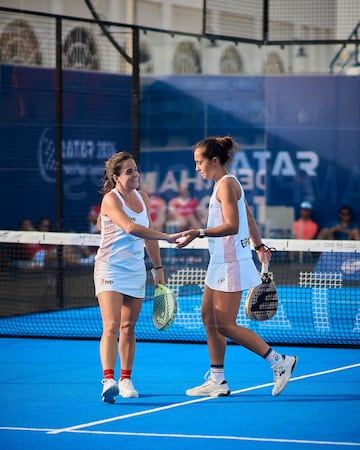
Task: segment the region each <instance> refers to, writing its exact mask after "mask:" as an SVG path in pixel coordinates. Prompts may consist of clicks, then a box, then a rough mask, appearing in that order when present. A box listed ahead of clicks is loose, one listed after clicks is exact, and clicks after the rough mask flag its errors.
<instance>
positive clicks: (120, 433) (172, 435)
mask: <svg viewBox="0 0 360 450" xmlns="http://www.w3.org/2000/svg"><path fill="white" fill-rule="evenodd" d="M1 430H6V431H37V432H46V433H47V434H49V433H48V432H49V431H51V429H49V428H25V427H0V431H1ZM67 433H74V434H93V435H94V434H97V435H103V436H134V437H153V438H177V439H208V440H212V439H213V440H219V441H221V440H224V441H248V442H276V443H278V444H313V445H337V446H339V447H341V446H342V447H360V442H347V441H315V440H309V439H279V438H255V437H248V436H217V435H211V434H179V433H176V434H175V433H164V434H161V433H135V432H132V433H131V432H127V431H92V430H69V431H67Z"/></svg>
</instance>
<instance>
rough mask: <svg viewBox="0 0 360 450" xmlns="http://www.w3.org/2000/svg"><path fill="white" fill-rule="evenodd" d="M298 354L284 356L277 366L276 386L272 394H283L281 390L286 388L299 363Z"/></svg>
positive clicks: (275, 371) (275, 373)
mask: <svg viewBox="0 0 360 450" xmlns="http://www.w3.org/2000/svg"><path fill="white" fill-rule="evenodd" d="M297 360H298V359H297V356H285V355H283V356H282V361H280V362H279V363H278V364H277V365H276V366H275V367H273V371H274V381H275V384H274V388H273V390H272V395H273V396H274V397H276V396H277V395H279V394H281V392H282V391H283V390H284V389H285V388H286V386H287V384H288V382H289V380H290V377H291V374H292V373H293V370H294V369H295V366H296V363H297Z"/></svg>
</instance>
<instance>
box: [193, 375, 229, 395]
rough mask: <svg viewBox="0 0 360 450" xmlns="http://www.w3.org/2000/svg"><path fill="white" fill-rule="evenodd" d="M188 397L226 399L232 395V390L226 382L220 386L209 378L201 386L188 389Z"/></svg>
mask: <svg viewBox="0 0 360 450" xmlns="http://www.w3.org/2000/svg"><path fill="white" fill-rule="evenodd" d="M186 395H188V396H189V397H226V396H228V395H230V389H229V386H228V384H227V382H226V381H225V380H224V381H223V382H222V383H221V384H218V383H215V381H213V380H212V379H211V378H209V379H207V380H206V381H205V383H203V384H202V385H201V386H196V387H194V388H192V389H188V390H187V391H186Z"/></svg>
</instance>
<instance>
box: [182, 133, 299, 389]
mask: <svg viewBox="0 0 360 450" xmlns="http://www.w3.org/2000/svg"><path fill="white" fill-rule="evenodd" d="M234 148H235V142H234V141H233V139H232V138H231V137H227V136H225V137H209V138H207V139H204V140H203V141H201V142H198V143H197V144H196V145H195V148H194V160H195V164H196V171H198V172H200V174H201V176H202V177H203V178H204V179H205V180H209V179H213V180H214V182H215V185H214V189H213V193H212V195H211V198H210V203H209V215H208V222H207V228H206V229H205V230H203V229H193V230H188V231H187V234H186V235H185V236H186V237H184V238H183V239H182V240H181V243H178V244H177V247H179V248H181V247H184V246H186V245H188V244H189V243H190V242H191V241H192V240H193V239H195V238H203V237H205V236H206V237H208V242H209V254H210V261H209V266H208V270H207V275H206V280H205V289H204V294H203V298H202V319H203V323H204V326H205V329H206V336H207V344H208V350H209V356H210V371H209V374H210V375H209V378H207V379H206V381H205V383H203V384H202V385H200V386H197V387H195V388H192V389H188V390H187V391H186V394H187V395H189V396H211V397H219V396H227V395H230V389H229V386H228V383H227V382H226V380H225V376H224V359H225V350H226V339H227V338H229V339H231V340H232V341H234V342H237V343H238V344H240V345H242V346H244V347H245V348H247V349H249V350H251V351H253V352H254V353H256V354H258V355H260V356H261V357H263V358H264V359H265V360H267V361H268V362H269V364H270V366H271V367H272V369H273V372H274V380H275V384H274V388H273V391H272V394H273V395H274V396H276V395H279V394H280V393H281V392H282V391H283V390H284V389H285V387H286V385H287V383H288V381H289V379H290V376H291V373H292V371H293V369H294V367H295V365H296V362H297V357H296V356H282V355H279V354H278V353H277V352H276V351H275V350H273V349H272V348H271V347H270V346H269V345H268V344H267V343H266V342H264V340H263V339H262V338H261V337H260V336H259V335H257V334H256V333H255V332H253V331H252V330H249V329H247V328H244V327H241V326H239V325H237V323H236V317H237V314H238V311H239V307H240V300H241V292H242V291H243V290H245V289H249V288H251V287H254V286H257V285H258V284H260V283H261V280H260V277H259V274H258V271H257V269H256V266H255V264H254V261H253V259H252V254H251V248H250V242H251V243H252V244H253V246H254V248H255V250H256V252H257V256H258V258H259V260H260V262H266V261H265V260H266V259H269V258H270V256H271V255H270V254H269V252H268V251H267V247H266V246H265V245H264V244H263V243H262V242H261V235H260V232H259V228H258V227H257V225H256V222H255V220H254V218H253V215H252V213H251V211H250V209H249V206H248V204H247V202H246V200H245V193H244V189H243V187H242V186H241V184H240V182H239V181H238V180H237V178H236V177H235V176H234V175H230V174H228V166H229V163H230V161H231V155H232V152H233V150H234Z"/></svg>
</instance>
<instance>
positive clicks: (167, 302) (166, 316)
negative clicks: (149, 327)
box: [152, 286, 177, 331]
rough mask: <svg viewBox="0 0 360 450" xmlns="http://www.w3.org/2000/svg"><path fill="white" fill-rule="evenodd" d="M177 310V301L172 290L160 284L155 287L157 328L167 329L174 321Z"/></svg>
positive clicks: (154, 311) (154, 317)
mask: <svg viewBox="0 0 360 450" xmlns="http://www.w3.org/2000/svg"><path fill="white" fill-rule="evenodd" d="M176 312H177V302H176V298H175V296H174V294H173V293H172V291H171V290H170V289H169V288H167V287H165V286H159V287H158V288H156V289H155V294H154V303H153V314H152V319H153V324H154V326H155V328H156V329H157V330H160V331H165V330H167V329H168V328H169V327H170V326H171V324H172V323H173V322H174V320H175V317H176Z"/></svg>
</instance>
